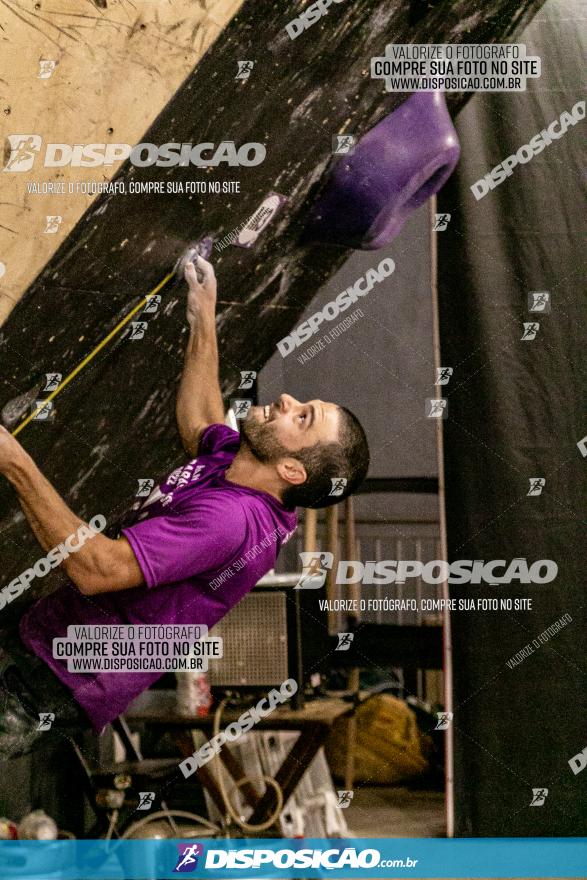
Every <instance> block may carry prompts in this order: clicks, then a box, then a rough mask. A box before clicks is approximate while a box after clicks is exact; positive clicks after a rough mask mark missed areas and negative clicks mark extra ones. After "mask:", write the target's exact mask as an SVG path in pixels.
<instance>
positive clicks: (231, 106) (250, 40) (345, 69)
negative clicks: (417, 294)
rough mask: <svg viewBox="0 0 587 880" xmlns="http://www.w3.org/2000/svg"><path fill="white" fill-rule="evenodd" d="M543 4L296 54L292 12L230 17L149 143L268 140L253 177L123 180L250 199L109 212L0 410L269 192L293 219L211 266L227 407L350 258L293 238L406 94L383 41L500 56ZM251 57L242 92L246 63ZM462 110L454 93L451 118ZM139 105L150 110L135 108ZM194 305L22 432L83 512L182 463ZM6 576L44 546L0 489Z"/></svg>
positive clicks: (22, 327)
mask: <svg viewBox="0 0 587 880" xmlns="http://www.w3.org/2000/svg"><path fill="white" fill-rule="evenodd" d="M540 5H541V3H540V2H539V0H536V2H529V0H526V2H519V0H493V2H489V3H485V2H484V3H481V2H471V0H468V2H467V0H461V2H452V3H450V4H446V3H443V4H441V5H439V6H438V7H436V6H434V5H433V6H428V5H427V4H420V3H415V2H411V3H396V4H384V3H380V2H376V0H357V2H353V3H352V4H350V3H349V4H337V5H335V6H333V7H332V8H331V10H330V12H329V13H328V16H327V17H326V18H325V20H324V21H323V22H321V23H320V25H315V26H313V27H311V28H310V29H308V30H307V31H306V32H305V33H304V34H303V36H301V37H299V38H298V39H296V40H295V41H292V40H290V38H289V37H288V35H287V33H286V31H285V24H286V23H287V22H288V21H290V20H291V19H292V18H294V17H295V16H296V14H297V13H298V12H299V8H298V5H297V4H295V3H288V4H283V3H277V2H269V0H254V2H253V0H249V2H247V3H245V4H244V6H243V7H242V9H241V11H240V12H239V13H238V14H237V15H236V16H235V17H234V18H233V19H232V21H231V22H230V24H229V25H228V27H227V28H226V29H225V30H224V32H223V33H222V35H221V36H220V37H219V38H218V39H217V41H216V42H215V44H214V46H213V48H212V50H211V51H209V52H208V53H207V54H206V55H205V57H204V58H203V59H202V61H201V62H200V63H199V64H198V66H197V68H196V69H195V70H194V71H193V73H192V74H191V75H190V76H189V77H188V79H187V80H186V81H185V82H184V84H183V85H182V86H181V88H180V89H179V91H178V92H177V93H176V94H175V95H174V97H173V98H172V99H171V100H170V102H169V104H168V105H167V107H166V108H165V109H164V110H163V112H162V113H161V114H160V115H159V116H158V117H157V119H156V120H155V121H154V123H153V125H152V126H151V128H150V129H149V130H148V131H147V132H146V133H145V134H144V135H143V137H142V140H143V141H146V142H150V143H154V144H161V143H167V142H170V141H173V142H187V143H202V142H205V141H210V142H213V143H217V142H219V141H221V140H234V141H236V142H237V143H245V142H249V141H252V142H262V143H264V144H265V145H266V148H267V158H266V160H265V161H264V163H263V164H262V165H259V166H257V167H255V168H229V169H227V168H225V167H224V166H221V168H220V169H211V170H209V171H207V172H200V171H196V170H195V169H194V168H193V167H192V168H190V167H188V168H176V169H173V171H172V172H170V171H169V169H164V168H157V167H150V168H144V169H141V168H135V167H132V166H130V165H129V164H126V165H124V167H123V168H122V169H121V171H120V175H119V179H121V180H125V181H126V182H127V183H128V182H130V181H131V180H133V181H156V180H159V181H163V182H165V181H167V180H175V181H187V180H192V179H197V178H199V179H203V180H214V179H218V180H223V181H230V180H237V179H238V180H240V181H241V189H242V192H241V194H240V195H239V196H232V197H231V196H225V195H218V196H216V195H215V196H212V195H208V196H206V197H205V198H204V197H197V196H192V197H189V196H178V197H171V196H169V195H161V196H159V195H148V196H144V197H141V198H131V197H128V196H126V197H114V196H105V197H102V198H100V199H98V200H97V201H96V202H95V203H94V204H93V205H92V206H91V208H90V209H89V210H88V212H87V213H86V214H85V215H84V217H83V218H82V220H81V221H80V222H79V224H78V225H77V226H76V228H75V229H74V231H73V232H72V233H71V235H70V236H69V237H68V239H67V240H66V241H65V242H64V244H63V245H62V247H61V248H60V249H59V251H58V252H57V253H56V255H55V256H54V258H53V259H52V260H51V261H50V262H49V264H48V265H47V266H46V268H45V269H44V270H43V272H42V273H41V274H40V275H39V277H38V278H37V280H36V281H35V282H34V284H33V285H32V286H31V287H30V289H29V290H28V292H27V294H26V295H25V297H24V299H23V300H22V302H21V303H20V304H19V305H18V306H17V308H16V309H15V310H14V312H13V313H12V315H11V316H10V318H9V320H8V321H7V322H6V324H5V325H4V327H3V328H2V334H1V337H0V376H1V380H2V388H1V397H2V399H1V400H0V404H2V405H3V404H5V403H6V402H7V401H9V400H11V399H12V398H14V397H16V396H17V395H19V394H22V393H23V392H27V391H30V390H34V389H35V388H36V387H38V385H39V382H40V381H41V380H42V381H44V375H45V373H48V372H53V371H58V372H60V373H62V374H63V375H64V376H65V375H67V374H68V373H69V371H70V370H71V369H72V368H73V367H74V366H75V365H76V364H78V363H79V362H80V361H82V359H83V358H84V357H85V355H86V354H87V353H88V351H90V350H91V349H92V348H93V347H94V346H95V345H96V343H97V342H98V341H99V340H100V339H102V338H103V337H104V336H105V335H106V334H107V333H108V332H109V331H110V330H111V329H112V328H113V327H114V326H115V325H116V323H117V322H118V321H119V320H120V318H121V317H122V316H123V315H124V314H125V313H126V311H127V310H128V309H129V307H131V306H132V305H134V304H135V303H137V302H138V301H139V300H140V298H141V297H142V296H143V295H144V294H145V293H147V292H148V291H149V290H150V289H151V288H152V287H153V286H154V285H155V284H156V283H157V282H158V281H159V280H160V279H161V278H162V277H164V276H165V274H166V273H167V272H168V271H169V268H170V267H171V266H172V265H173V263H174V261H175V260H176V258H177V257H178V256H179V254H180V253H181V252H182V251H183V250H184V248H185V247H186V245H187V243H188V242H189V241H191V240H193V239H195V238H199V237H200V236H201V235H202V234H204V233H211V234H213V235H214V236H215V237H216V238H217V239H220V238H222V236H224V235H226V234H227V233H229V232H230V231H231V230H233V229H234V228H235V227H237V226H238V225H239V224H241V223H242V222H243V221H244V220H246V218H247V217H249V216H250V215H251V214H252V213H253V212H254V211H255V209H256V208H257V207H258V206H259V204H260V203H261V201H262V199H263V198H264V197H265V195H266V194H267V193H268V192H269V191H275V192H278V193H282V194H283V195H285V196H286V197H287V198H288V202H287V204H286V206H285V207H284V208H283V209H282V211H281V213H280V214H279V215H278V216H277V218H276V219H275V220H274V221H273V223H272V224H271V225H270V226H269V227H268V229H267V230H266V231H265V232H264V233H263V235H262V236H261V238H260V239H259V241H258V243H257V245H256V246H255V247H254V248H252V249H250V250H242V249H237V248H228V249H226V250H224V251H223V252H222V254H221V255H220V256H219V257H218V258H217V259H215V266H216V271H217V275H218V280H219V290H220V295H219V317H218V329H219V338H220V349H221V353H222V382H223V389H224V391H225V393H227V394H228V393H230V392H231V391H232V390H234V389H235V387H236V382H237V379H238V376H239V371H240V370H243V369H258V368H259V367H260V366H261V365H262V364H264V363H265V361H266V360H267V359H268V357H269V356H270V355H271V353H272V352H273V350H274V346H275V343H276V341H277V340H278V339H280V338H281V337H282V336H283V335H285V334H286V333H287V332H288V330H289V329H290V328H291V327H292V326H293V324H294V323H295V321H296V319H297V317H298V316H299V315H300V313H301V312H302V310H303V308H304V306H305V305H306V304H307V303H308V302H309V301H310V299H311V298H312V297H313V295H314V293H315V291H316V290H317V289H318V288H319V287H320V286H321V284H322V283H323V282H324V281H325V280H326V279H327V278H328V277H329V276H330V275H331V274H332V272H333V271H334V270H335V269H336V268H337V267H338V266H339V265H340V264H341V263H342V262H343V260H344V259H345V256H346V253H347V252H346V251H344V250H339V249H337V248H328V247H313V246H306V247H301V246H300V243H299V236H300V232H301V230H302V228H303V225H304V222H305V219H306V217H307V214H308V210H309V207H310V205H311V201H312V198H313V195H314V192H315V190H316V189H317V187H318V184H319V181H320V178H321V176H322V174H323V172H324V170H325V169H326V167H327V165H328V162H329V160H330V158H331V148H332V147H331V144H332V137H333V135H334V134H336V133H338V132H342V131H347V132H352V133H354V134H356V135H361V134H362V133H364V132H365V131H366V130H368V129H369V128H370V127H372V126H373V125H374V124H375V123H376V122H377V121H379V120H380V119H382V118H383V117H384V116H385V115H386V114H387V113H389V112H390V111H391V110H392V109H393V108H394V107H396V106H397V105H398V104H399V103H400V102H401V101H402V100H403V99H404V98H405V97H406V96H405V95H389V94H387V93H385V91H384V90H383V87H382V83H381V81H379V80H372V79H371V78H370V76H369V60H370V58H371V56H372V55H374V54H382V52H383V50H384V47H385V45H386V44H387V43H389V42H398V43H406V42H430V41H436V42H455V41H462V40H465V39H466V40H467V41H468V42H476V43H479V42H490V41H492V40H504V39H507V38H509V37H512V36H513V35H514V33H515V31H516V29H518V28H519V27H520V26H521V25H522V24H523V22H524V21H526V20H527V19H528V18H530V17H531V15H532V14H533V12H535V11H536V9H537V8H539V6H540ZM239 59H252V60H254V61H255V68H254V71H253V73H252V75H251V76H250V78H249V79H248V80H247V81H246V82H245V83H239V82H237V83H235V68H236V62H237V60H239ZM465 97H466V96H461V95H449V96H448V98H449V107H450V108H451V109H452V110H453V112H454V111H455V110H456V109H458V107H460V106H462V104H463V103H464V100H465ZM141 99H142V100H144V99H145V96H144V95H143V96H141ZM183 303H184V300H183V294H182V293H181V292H178V291H177V290H166V291H164V292H163V300H162V303H161V307H160V308H159V310H158V311H157V313H156V314H154V315H152V316H148V315H147V316H145V320H146V321H147V323H148V327H147V330H146V333H145V335H144V337H143V338H142V339H137V340H132V339H130V338H129V337H128V336H126V337H125V338H121V339H119V340H117V341H115V342H114V343H113V344H111V345H109V346H108V347H107V348H106V349H104V350H103V351H102V352H101V353H100V355H99V356H98V357H96V358H95V359H94V360H93V361H92V362H91V364H90V365H89V366H88V367H87V368H86V369H85V370H84V371H82V373H80V375H79V376H78V377H77V378H76V380H75V381H74V382H72V383H71V384H70V385H69V386H68V387H67V388H66V389H65V390H64V391H63V392H62V393H61V394H60V395H59V397H58V398H57V400H56V407H55V417H54V419H52V420H50V421H47V422H37V421H35V422H33V423H31V424H30V425H29V426H27V428H26V430H25V431H24V432H23V433H22V434H21V435H20V436H21V438H22V440H23V442H24V444H25V446H26V448H27V449H28V450H29V451H30V452H31V453H32V455H33V456H34V458H35V459H36V460H37V462H38V463H39V465H40V466H41V468H42V469H43V470H44V472H45V473H46V474H47V475H48V476H49V478H50V479H52V480H53V481H54V483H55V484H56V486H57V488H58V489H59V490H60V491H61V492H62V493H63V494H64V496H65V497H66V499H67V500H68V502H69V503H70V504H71V505H72V507H73V508H74V509H75V510H76V511H77V512H79V513H80V515H85V516H90V515H93V514H96V513H102V514H104V515H106V516H108V517H110V516H114V514H115V513H116V512H117V511H120V510H121V509H122V508H123V507H124V506H126V505H127V504H128V500H129V498H130V497H132V496H133V495H134V493H135V492H136V489H137V480H138V479H139V478H147V477H152V478H156V477H157V475H158V474H160V473H161V472H162V471H164V470H165V469H166V468H168V467H170V466H171V465H172V464H174V463H175V462H176V461H177V460H178V458H179V456H180V454H181V453H180V449H179V445H178V441H177V436H176V431H175V425H174V417H173V404H174V396H175V390H176V381H177V377H178V376H179V373H180V371H181V367H182V357H181V353H182V348H183V345H184V342H185V332H186V331H185V321H184V315H183V312H184V305H183ZM0 492H1V495H0V502H1V505H2V519H1V521H0V527H1V529H2V533H1V537H0V541H1V547H2V560H3V576H4V578H5V581H6V582H8V580H10V578H11V577H12V576H14V574H16V573H18V572H20V571H21V570H22V569H23V568H25V567H26V566H27V564H28V560H29V559H30V553H31V550H32V547H33V541H32V538H31V537H30V532H29V529H28V527H27V526H26V525H25V524H24V523H23V520H22V516H21V515H20V514H19V513H18V507H17V505H16V504H15V499H14V495H13V494H12V492H11V491H10V490H9V489H7V488H6V486H5V485H2V487H1V489H0Z"/></svg>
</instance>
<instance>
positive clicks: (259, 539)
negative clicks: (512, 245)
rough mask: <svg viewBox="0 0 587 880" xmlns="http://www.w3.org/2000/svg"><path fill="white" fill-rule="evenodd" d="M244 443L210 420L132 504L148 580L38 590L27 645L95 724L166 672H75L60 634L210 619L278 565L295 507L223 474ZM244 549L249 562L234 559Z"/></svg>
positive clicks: (131, 530) (27, 621) (23, 627)
mask: <svg viewBox="0 0 587 880" xmlns="http://www.w3.org/2000/svg"><path fill="white" fill-rule="evenodd" d="M239 444H240V437H239V435H238V433H237V432H236V431H233V430H232V429H231V428H228V427H226V426H225V425H220V424H218V425H210V427H208V428H207V429H206V431H205V432H204V434H203V435H202V438H201V441H200V445H199V448H198V457H197V458H194V459H193V460H192V461H190V462H188V463H187V464H186V465H184V466H183V467H180V468H178V469H177V470H175V471H173V473H172V474H170V475H169V476H168V477H167V479H166V480H165V481H164V482H163V483H161V484H160V485H159V486H158V487H157V488H156V489H154V490H153V491H152V492H151V494H150V495H149V497H148V498H145V499H141V501H140V502H139V503H137V504H135V507H134V508H133V513H132V517H131V522H132V524H130V525H129V526H128V527H125V528H123V530H122V531H123V534H124V535H125V537H126V538H127V539H128V541H129V543H130V545H131V547H132V549H133V551H134V553H135V555H136V557H137V560H138V563H139V566H140V568H141V571H142V573H143V577H144V579H145V585H143V586H141V587H137V588H134V589H130V590H122V591H120V592H113V593H100V594H97V595H94V596H84V595H82V594H81V593H80V592H79V590H78V589H77V588H76V587H75V585H74V584H73V583H71V582H70V583H68V584H65V585H63V586H62V587H60V588H59V589H57V590H56V591H55V592H54V593H51V594H50V595H49V596H46V597H44V598H43V599H40V600H39V601H38V602H37V603H36V604H35V605H33V607H32V608H31V609H30V610H29V611H28V612H27V613H26V614H25V615H24V616H23V618H22V620H21V622H20V635H21V638H22V640H23V642H24V644H25V645H26V646H27V647H28V648H29V649H30V650H31V651H33V652H34V653H35V654H37V655H38V656H39V657H41V658H42V659H43V660H44V661H45V662H46V663H47V665H48V666H50V668H51V669H52V670H53V672H54V673H55V674H56V675H57V677H58V678H59V679H60V680H61V681H62V682H63V683H64V684H65V685H66V686H67V687H68V688H69V689H70V690H71V691H72V692H73V695H74V697H75V699H76V700H77V702H78V703H79V704H80V705H81V706H82V708H83V709H84V710H85V712H86V713H87V715H88V716H89V718H90V720H91V721H92V724H93V725H94V727H95V728H96V729H97V730H101V729H102V728H103V727H104V725H105V724H107V723H108V722H110V721H112V720H113V719H114V718H116V717H117V715H119V714H120V713H121V712H123V711H124V710H125V709H126V707H127V706H128V705H129V703H131V702H132V700H133V699H134V698H135V697H136V696H138V694H140V693H142V691H144V690H145V689H146V688H148V687H149V685H151V684H152V683H153V682H154V681H156V680H157V679H158V678H160V677H161V675H162V674H163V673H161V672H136V673H130V672H98V673H91V674H87V673H73V672H68V671H67V663H66V661H65V660H60V659H59V660H56V659H54V658H53V653H52V642H53V639H54V638H56V637H60V636H66V635H67V627H68V626H71V625H82V626H92V625H96V624H102V625H108V626H112V625H117V624H200V625H202V624H205V625H206V626H207V627H209V628H210V627H212V626H214V624H215V623H216V622H217V621H218V620H220V618H221V617H224V615H225V614H226V613H227V612H228V611H229V610H230V609H231V608H232V607H233V606H234V605H236V603H237V602H239V601H240V600H241V599H242V598H243V596H244V595H245V594H246V593H248V592H249V590H251V589H252V587H254V586H255V584H256V583H257V581H258V580H259V579H260V578H261V577H262V576H263V575H264V574H266V573H267V572H268V571H269V569H271V568H273V566H274V564H275V560H276V558H277V554H278V552H279V550H280V548H281V546H282V544H283V543H284V542H285V541H287V540H288V538H289V537H290V536H291V533H292V532H293V531H294V529H295V527H296V523H297V519H296V514H295V512H294V511H292V510H287V509H286V508H285V507H284V506H283V505H282V504H281V503H280V502H279V501H277V500H276V499H275V498H273V496H271V495H269V494H267V493H266V492H261V491H257V490H255V489H248V488H246V487H245V486H239V485H237V484H236V483H231V482H230V481H229V480H226V479H225V476H224V473H225V471H226V469H227V468H228V467H229V465H230V463H231V461H232V460H233V458H234V456H235V454H236V452H237V450H238V448H239ZM249 551H250V552H249ZM247 554H248V555H247ZM241 557H243V558H244V559H245V560H246V564H245V565H242V566H238V570H237V569H236V568H231V563H233V562H238V560H240V559H241Z"/></svg>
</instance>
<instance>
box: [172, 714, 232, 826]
mask: <svg viewBox="0 0 587 880" xmlns="http://www.w3.org/2000/svg"><path fill="white" fill-rule="evenodd" d="M172 737H173V740H174V742H175V744H176V746H177V747H178V749H179V751H180V753H181V756H182V758H189V757H190V756H191V755H193V753H194V740H193V737H192V734H191V731H189V730H185V729H181V728H176V729H175V730H174V731H172ZM195 776H196V779H197V780H198V782H199V783H200V785H201V786H202V788H205V789H206V791H207V792H208V794H209V795H210V797H211V798H212V800H213V801H214V803H215V804H216V806H217V807H218V809H219V811H220V815H221V816H225V815H226V807H225V805H224V798H223V797H222V794H221V792H220V789H219V788H218V783H217V782H216V777H215V776H214V774H213V773H210V771H209V770H208V769H207V768H206V767H198V769H197V770H196V773H195Z"/></svg>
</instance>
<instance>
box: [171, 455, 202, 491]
mask: <svg viewBox="0 0 587 880" xmlns="http://www.w3.org/2000/svg"><path fill="white" fill-rule="evenodd" d="M203 470H204V465H203V464H198V459H197V458H194V459H193V461H189V462H188V463H187V464H186V465H185V467H180V468H176V470H174V471H173V473H171V474H169V476H168V477H167V480H166V482H167V485H168V486H175V484H176V483H177V488H178V489H181V487H182V486H187V484H188V483H189V482H192V483H193V482H194V481H195V480H197V479H199V478H200V477H201V475H202V471H203Z"/></svg>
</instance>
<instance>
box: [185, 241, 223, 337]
mask: <svg viewBox="0 0 587 880" xmlns="http://www.w3.org/2000/svg"><path fill="white" fill-rule="evenodd" d="M184 276H185V280H186V281H187V283H188V302H187V319H188V322H189V324H190V327H192V328H193V326H194V324H195V322H197V320H198V317H199V315H200V313H201V311H202V309H205V310H210V309H212V312H213V313H214V312H215V311H216V276H215V274H214V268H213V266H212V264H211V263H208V261H207V260H205V259H204V258H203V257H200V256H198V257H196V265H194V264H193V263H192V262H189V263H186V267H185V270H184ZM198 276H199V277H198ZM200 279H201V280H200Z"/></svg>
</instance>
